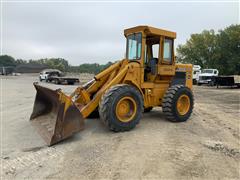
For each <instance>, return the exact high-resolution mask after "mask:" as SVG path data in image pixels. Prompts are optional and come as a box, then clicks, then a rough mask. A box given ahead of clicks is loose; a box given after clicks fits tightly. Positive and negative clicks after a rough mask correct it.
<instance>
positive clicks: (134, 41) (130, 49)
mask: <svg viewBox="0 0 240 180" xmlns="http://www.w3.org/2000/svg"><path fill="white" fill-rule="evenodd" d="M141 52H142V34H141V33H135V34H131V35H128V36H127V59H129V60H137V59H140V58H141Z"/></svg>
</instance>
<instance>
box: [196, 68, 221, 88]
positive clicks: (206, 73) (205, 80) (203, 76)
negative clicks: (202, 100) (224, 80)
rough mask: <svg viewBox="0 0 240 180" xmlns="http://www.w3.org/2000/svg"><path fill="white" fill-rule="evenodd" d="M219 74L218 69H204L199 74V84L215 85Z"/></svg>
mask: <svg viewBox="0 0 240 180" xmlns="http://www.w3.org/2000/svg"><path fill="white" fill-rule="evenodd" d="M217 76H218V70H217V69H203V70H202V73H200V74H199V80H198V85H199V86H201V85H202V84H208V85H210V86H214V85H215V77H217Z"/></svg>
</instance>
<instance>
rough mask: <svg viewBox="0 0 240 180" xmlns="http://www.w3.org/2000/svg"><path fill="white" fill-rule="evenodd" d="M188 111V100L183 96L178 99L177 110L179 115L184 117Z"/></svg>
mask: <svg viewBox="0 0 240 180" xmlns="http://www.w3.org/2000/svg"><path fill="white" fill-rule="evenodd" d="M189 109H190V99H189V97H188V96H187V95H185V94H183V95H181V96H180V97H179V98H178V101H177V110H178V113H179V114H180V115H182V116H183V115H185V114H187V113H188V111H189Z"/></svg>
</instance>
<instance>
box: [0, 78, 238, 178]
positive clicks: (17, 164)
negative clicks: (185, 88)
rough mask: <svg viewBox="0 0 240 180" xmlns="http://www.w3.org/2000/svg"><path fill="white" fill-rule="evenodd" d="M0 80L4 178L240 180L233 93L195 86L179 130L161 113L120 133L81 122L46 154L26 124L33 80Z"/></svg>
mask: <svg viewBox="0 0 240 180" xmlns="http://www.w3.org/2000/svg"><path fill="white" fill-rule="evenodd" d="M0 78H1V85H2V87H1V89H2V93H1V94H2V96H1V102H2V127H1V128H2V136H1V145H2V146H1V150H2V156H1V160H2V167H1V168H2V170H3V171H2V177H3V179H239V178H240V172H239V169H240V163H239V162H240V141H239V139H240V133H239V125H240V122H239V115H240V107H239V104H240V102H239V98H240V91H239V89H227V88H221V89H216V88H212V87H204V86H201V87H197V86H195V87H194V95H195V108H194V111H193V114H192V116H191V118H190V119H189V120H188V121H187V122H185V123H171V122H168V121H167V120H165V118H164V116H163V114H162V110H161V108H154V109H153V111H152V112H150V113H145V114H144V117H143V118H142V120H141V122H140V124H139V125H138V126H137V127H136V128H135V129H134V130H132V131H129V132H124V133H113V132H111V131H109V130H108V129H106V128H105V127H104V126H103V124H102V123H101V122H100V121H99V119H87V120H86V128H85V130H84V131H82V132H80V133H78V134H76V135H75V136H73V137H72V138H69V139H67V140H66V141H64V142H62V143H59V144H57V145H55V146H53V147H47V146H46V145H45V143H44V141H43V140H42V139H41V138H40V136H39V135H38V134H37V132H36V131H35V129H34V128H33V127H32V126H31V125H30V123H29V116H30V114H31V111H32V107H33V101H34V97H35V90H34V88H33V86H32V82H33V81H37V79H38V78H37V76H36V75H35V76H33V75H31V76H30V75H24V74H23V75H21V76H13V77H10V76H8V77H0ZM89 78H91V77H89ZM85 79H86V78H85ZM45 85H46V84H45ZM48 86H51V87H52V88H59V86H57V85H49V84H48ZM60 87H61V88H62V89H63V90H64V91H65V92H67V93H70V92H72V91H73V89H74V88H76V86H60Z"/></svg>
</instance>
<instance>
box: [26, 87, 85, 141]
mask: <svg viewBox="0 0 240 180" xmlns="http://www.w3.org/2000/svg"><path fill="white" fill-rule="evenodd" d="M33 85H34V86H35V88H36V90H37V94H36V98H35V102H34V107H33V112H32V115H31V117H30V122H31V124H32V125H33V126H34V127H35V128H36V129H37V131H38V133H39V134H40V135H41V136H42V138H43V139H44V140H45V142H46V143H47V145H48V146H51V145H53V144H56V143H57V142H59V141H62V140H63V139H66V138H68V137H70V136H72V135H73V134H74V133H77V132H79V131H81V130H82V129H83V128H84V120H83V118H82V116H81V113H80V111H79V109H78V108H77V106H76V105H75V104H74V103H73V102H72V100H71V99H70V98H69V97H68V96H66V95H65V94H64V93H62V92H61V91H60V90H51V89H48V88H46V87H42V86H40V85H38V84H37V83H34V84H33ZM60 96H61V97H63V96H64V98H61V97H60ZM64 99H65V100H64Z"/></svg>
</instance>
